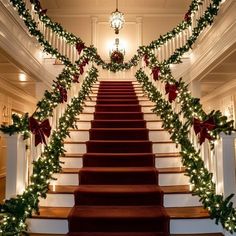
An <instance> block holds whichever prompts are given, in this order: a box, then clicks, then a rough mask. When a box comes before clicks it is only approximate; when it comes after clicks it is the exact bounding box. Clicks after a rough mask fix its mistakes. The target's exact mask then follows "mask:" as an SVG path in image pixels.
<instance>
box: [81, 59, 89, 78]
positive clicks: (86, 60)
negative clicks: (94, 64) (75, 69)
mask: <svg viewBox="0 0 236 236" xmlns="http://www.w3.org/2000/svg"><path fill="white" fill-rule="evenodd" d="M88 63H89V60H88V59H87V58H85V59H84V61H83V62H82V63H81V64H80V65H79V71H80V74H81V75H82V74H83V73H84V66H86V65H87V64H88Z"/></svg>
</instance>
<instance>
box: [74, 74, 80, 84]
mask: <svg viewBox="0 0 236 236" xmlns="http://www.w3.org/2000/svg"><path fill="white" fill-rule="evenodd" d="M73 82H74V83H79V74H77V73H76V74H74V76H73Z"/></svg>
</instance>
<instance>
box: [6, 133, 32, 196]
mask: <svg viewBox="0 0 236 236" xmlns="http://www.w3.org/2000/svg"><path fill="white" fill-rule="evenodd" d="M4 137H5V139H6V143H7V160H6V199H9V198H11V197H15V196H16V195H17V194H21V193H22V192H23V191H24V190H25V187H26V179H25V178H26V173H27V157H26V144H25V141H24V140H23V136H22V135H20V134H15V135H12V136H8V135H4Z"/></svg>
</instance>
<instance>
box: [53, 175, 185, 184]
mask: <svg viewBox="0 0 236 236" xmlns="http://www.w3.org/2000/svg"><path fill="white" fill-rule="evenodd" d="M54 177H55V178H57V180H55V181H53V184H55V185H72V186H76V185H78V184H79V177H78V174H76V173H75V174H74V173H60V174H55V175H54ZM188 183H189V178H188V177H187V176H185V175H184V173H165V174H163V173H159V185H160V186H172V185H187V184H188Z"/></svg>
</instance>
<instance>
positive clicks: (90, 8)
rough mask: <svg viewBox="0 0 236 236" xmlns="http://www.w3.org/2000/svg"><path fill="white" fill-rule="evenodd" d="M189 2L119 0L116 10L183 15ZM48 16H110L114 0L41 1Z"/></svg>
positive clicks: (113, 7) (177, 0) (131, 12)
mask: <svg viewBox="0 0 236 236" xmlns="http://www.w3.org/2000/svg"><path fill="white" fill-rule="evenodd" d="M190 2H191V0H119V1H118V8H119V10H120V11H122V12H124V13H125V14H137V13H139V14H183V13H184V12H186V11H187V9H188V6H189V4H190ZM41 4H42V7H43V8H46V9H48V13H49V15H51V16H53V15H57V16H58V15H75V14H90V15H92V14H110V12H111V11H114V10H115V7H116V1H115V0H66V1H65V0H50V1H48V0H41Z"/></svg>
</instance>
